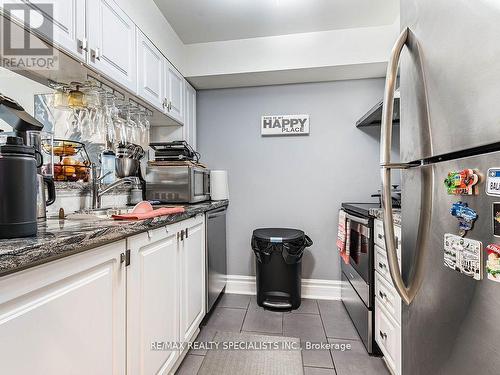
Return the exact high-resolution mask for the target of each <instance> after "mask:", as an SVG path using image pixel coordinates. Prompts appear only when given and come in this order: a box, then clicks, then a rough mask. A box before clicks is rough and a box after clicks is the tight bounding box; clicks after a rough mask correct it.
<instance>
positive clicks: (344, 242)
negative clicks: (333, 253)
mask: <svg viewBox="0 0 500 375" xmlns="http://www.w3.org/2000/svg"><path fill="white" fill-rule="evenodd" d="M350 232H351V228H350V222H349V220H347V216H346V213H345V211H344V210H340V211H339V225H338V231H337V248H338V250H339V253H340V256H341V258H342V259H343V260H344V263H346V264H349V256H350V254H349V250H350V235H351V233H350Z"/></svg>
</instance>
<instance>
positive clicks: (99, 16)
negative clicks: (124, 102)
mask: <svg viewBox="0 0 500 375" xmlns="http://www.w3.org/2000/svg"><path fill="white" fill-rule="evenodd" d="M135 34H136V27H135V24H134V23H133V22H132V20H131V19H130V18H129V17H128V16H127V15H126V14H125V12H123V11H122V10H121V9H120V8H119V7H118V5H117V4H116V3H114V2H113V1H111V0H87V36H88V43H89V50H90V57H89V64H90V65H91V66H93V67H95V68H96V69H97V70H99V71H101V72H102V73H104V74H105V75H107V76H108V77H110V78H111V79H114V80H115V81H116V82H117V83H120V84H121V85H123V86H125V87H127V88H128V89H130V90H131V91H132V92H135V91H136V90H137V81H136V80H137V77H136V76H137V69H136V63H137V59H136V47H135V46H136V35H135Z"/></svg>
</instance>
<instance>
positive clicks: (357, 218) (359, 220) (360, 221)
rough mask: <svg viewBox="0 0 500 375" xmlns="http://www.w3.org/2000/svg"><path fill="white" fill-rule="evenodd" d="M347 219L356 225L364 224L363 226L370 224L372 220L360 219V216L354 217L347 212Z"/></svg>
mask: <svg viewBox="0 0 500 375" xmlns="http://www.w3.org/2000/svg"><path fill="white" fill-rule="evenodd" d="M345 217H346V218H348V219H349V220H351V221H355V222H356V223H359V224H363V225H368V224H370V220H368V219H364V218H362V217H358V216H354V215H351V214H348V213H347V212H346V214H345Z"/></svg>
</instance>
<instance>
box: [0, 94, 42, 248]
mask: <svg viewBox="0 0 500 375" xmlns="http://www.w3.org/2000/svg"><path fill="white" fill-rule="evenodd" d="M0 119H2V120H4V121H5V122H6V123H7V124H9V125H10V126H12V128H13V130H14V132H15V135H13V136H6V137H2V138H3V140H2V142H1V143H0V238H16V237H29V236H34V235H36V233H37V164H38V163H37V156H36V154H35V148H34V147H32V146H28V145H27V143H26V141H27V139H26V138H27V137H26V132H27V131H29V130H34V131H41V130H42V128H43V125H42V124H41V123H40V122H39V121H37V120H36V119H35V118H33V116H31V115H30V114H28V113H27V112H26V111H25V110H24V108H23V107H21V106H20V105H19V104H18V103H16V102H15V101H14V100H12V99H10V98H8V97H6V96H4V95H2V94H0Z"/></svg>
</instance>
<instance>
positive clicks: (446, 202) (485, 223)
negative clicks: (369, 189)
mask: <svg viewBox="0 0 500 375" xmlns="http://www.w3.org/2000/svg"><path fill="white" fill-rule="evenodd" d="M499 165H500V153H492V154H487V155H482V156H474V157H469V158H464V159H459V160H454V161H449V162H443V163H437V164H433V165H427V166H425V167H420V168H414V169H410V170H407V171H405V172H404V175H403V205H402V207H403V210H402V223H403V234H402V239H403V244H402V252H403V253H402V261H403V265H402V268H403V271H402V273H403V277H404V278H405V280H408V279H409V278H410V274H411V272H412V269H413V266H412V261H413V259H414V256H415V253H416V249H415V243H416V237H417V230H416V228H417V227H418V219H419V214H420V212H419V211H420V207H421V195H420V194H421V186H420V185H421V182H422V176H423V174H424V170H427V171H429V172H430V173H431V174H432V179H433V184H432V186H431V188H432V189H433V197H434V200H433V205H432V206H433V210H432V215H431V218H430V223H429V225H430V227H431V228H433V230H432V232H431V234H430V236H429V237H428V238H427V240H426V241H425V242H424V244H423V245H424V246H425V247H426V252H425V253H424V254H425V257H424V259H423V261H424V279H423V282H422V285H421V287H420V290H419V292H418V294H417V295H416V297H415V299H414V301H413V303H412V304H411V305H410V306H406V305H403V314H402V334H403V340H402V342H403V345H402V350H403V374H405V375H417V374H419V375H420V374H422V375H424V374H425V375H427V374H436V375H440V374H442V375H449V374H455V375H469V374H474V373H477V374H481V375H483V374H498V369H499V368H500V357H499V356H498V355H497V354H496V351H497V343H498V338H499V337H500V326H499V325H498V324H497V320H498V311H500V298H499V296H500V284H498V283H495V282H492V281H490V280H487V279H486V276H485V278H484V279H483V280H482V281H475V280H473V279H472V278H469V277H467V276H465V275H462V274H459V273H458V272H456V271H453V270H450V269H448V268H446V267H445V266H444V265H443V256H444V255H443V238H444V234H445V233H454V234H458V221H457V219H456V218H455V217H452V216H451V214H450V208H451V205H452V203H455V202H457V201H463V202H467V203H468V204H469V206H470V207H472V208H473V209H474V210H476V211H477V213H478V215H479V217H478V219H477V221H476V222H475V224H474V228H473V230H472V231H469V232H468V233H467V235H466V238H470V239H475V240H479V241H482V242H483V246H484V247H486V246H487V245H488V244H490V243H494V242H496V241H498V239H495V238H494V237H493V233H492V203H493V202H495V201H500V198H494V197H489V196H487V195H486V194H485V181H484V178H485V176H483V178H482V181H481V182H480V183H479V184H478V191H479V194H478V195H477V196H460V197H456V196H449V195H447V192H446V189H445V186H444V183H443V181H444V178H445V177H446V175H447V173H448V171H450V170H461V169H464V168H474V169H475V170H477V171H482V172H483V173H486V171H487V169H488V168H490V167H494V166H499ZM483 255H485V254H483ZM484 258H486V255H485V256H484ZM485 261H486V259H484V260H483V263H485Z"/></svg>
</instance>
